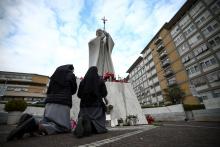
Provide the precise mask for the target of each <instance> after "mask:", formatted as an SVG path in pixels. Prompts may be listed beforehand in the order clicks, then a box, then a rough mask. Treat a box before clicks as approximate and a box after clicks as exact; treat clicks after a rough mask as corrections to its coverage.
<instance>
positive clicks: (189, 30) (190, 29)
mask: <svg viewBox="0 0 220 147" xmlns="http://www.w3.org/2000/svg"><path fill="white" fill-rule="evenodd" d="M195 31H196V27H195V25H194V24H190V25H189V26H188V27H187V28H186V29H185V30H184V31H183V33H184V35H185V36H186V37H189V36H190V35H191V34H192V33H194V32H195Z"/></svg>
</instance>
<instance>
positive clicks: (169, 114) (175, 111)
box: [143, 104, 186, 121]
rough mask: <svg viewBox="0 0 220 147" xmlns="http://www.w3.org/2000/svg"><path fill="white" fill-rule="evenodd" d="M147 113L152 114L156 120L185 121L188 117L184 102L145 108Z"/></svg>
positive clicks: (144, 110)
mask: <svg viewBox="0 0 220 147" xmlns="http://www.w3.org/2000/svg"><path fill="white" fill-rule="evenodd" d="M143 113H144V114H145V115H148V114H150V115H151V116H152V117H153V118H154V119H155V120H156V121H183V120H185V118H186V115H185V111H184V109H183V105H182V104H178V105H172V106H167V107H156V108H144V109H143Z"/></svg>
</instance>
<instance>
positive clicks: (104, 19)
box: [102, 16, 108, 30]
mask: <svg viewBox="0 0 220 147" xmlns="http://www.w3.org/2000/svg"><path fill="white" fill-rule="evenodd" d="M102 21H103V23H104V30H105V22H106V21H108V20H107V19H106V18H105V16H104V17H103V18H102Z"/></svg>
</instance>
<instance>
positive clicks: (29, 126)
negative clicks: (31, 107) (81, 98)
mask: <svg viewBox="0 0 220 147" xmlns="http://www.w3.org/2000/svg"><path fill="white" fill-rule="evenodd" d="M73 70H74V67H73V65H71V64H68V65H63V66H60V67H58V68H57V69H56V71H55V72H54V73H53V75H52V76H51V78H50V83H49V87H48V90H47V97H46V100H45V104H46V105H45V110H44V116H43V119H42V120H41V121H37V119H35V118H34V117H33V116H32V115H30V114H24V115H23V116H22V117H21V119H20V120H19V123H18V125H17V126H16V128H15V129H14V130H12V131H11V132H10V134H9V135H8V137H7V140H8V141H10V140H13V139H15V138H17V139H19V138H22V136H23V135H24V134H25V133H30V134H31V133H40V134H57V133H66V132H70V131H71V127H70V109H71V107H72V95H73V94H75V93H76V90H77V84H76V78H75V75H74V74H73Z"/></svg>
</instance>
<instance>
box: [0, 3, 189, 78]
mask: <svg viewBox="0 0 220 147" xmlns="http://www.w3.org/2000/svg"><path fill="white" fill-rule="evenodd" d="M185 1H186V0H0V71H13V72H25V73H36V74H41V75H47V76H51V75H52V73H53V72H54V70H55V69H56V67H58V66H60V65H63V64H73V66H74V67H75V74H76V76H78V77H81V76H84V74H85V73H86V71H87V69H88V60H89V56H88V42H89V41H90V40H91V39H92V38H94V37H95V32H96V29H98V28H103V23H102V21H101V18H102V17H103V16H105V17H106V18H107V19H108V21H107V22H106V31H107V32H109V33H110V35H111V36H112V38H113V40H114V42H115V46H114V48H113V53H112V59H113V64H114V68H115V72H116V75H117V76H118V75H119V76H120V77H126V76H127V74H126V71H127V70H128V68H129V67H130V66H131V65H132V64H133V63H134V61H135V60H136V59H137V58H138V56H139V55H140V52H141V51H142V50H143V49H144V47H145V46H146V45H147V44H148V42H149V41H150V40H151V39H152V37H153V36H154V35H155V34H156V33H157V31H158V30H159V29H160V28H161V27H162V25H163V24H164V23H165V22H168V21H169V20H170V19H171V18H172V17H173V16H174V15H175V13H176V12H177V11H178V10H179V8H180V7H181V6H182V5H183V4H184V2H185Z"/></svg>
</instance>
